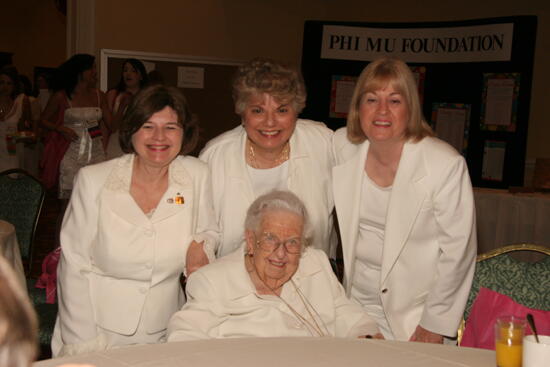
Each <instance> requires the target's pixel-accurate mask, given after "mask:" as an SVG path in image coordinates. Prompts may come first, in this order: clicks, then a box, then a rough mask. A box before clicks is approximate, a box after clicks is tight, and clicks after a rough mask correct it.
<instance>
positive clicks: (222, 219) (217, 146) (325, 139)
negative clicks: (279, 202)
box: [199, 119, 336, 257]
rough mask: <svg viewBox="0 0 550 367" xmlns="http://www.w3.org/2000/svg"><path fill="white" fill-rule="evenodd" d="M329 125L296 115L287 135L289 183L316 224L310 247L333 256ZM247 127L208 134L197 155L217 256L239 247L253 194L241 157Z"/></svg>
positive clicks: (243, 150)
mask: <svg viewBox="0 0 550 367" xmlns="http://www.w3.org/2000/svg"><path fill="white" fill-rule="evenodd" d="M332 135H333V131H332V130H330V129H328V128H327V127H326V126H325V125H324V124H322V123H320V122H316V121H310V120H302V119H298V121H297V122H296V129H295V130H294V133H293V134H292V137H291V138H290V158H289V169H288V175H289V177H288V188H289V190H290V191H292V192H293V193H295V194H296V195H297V196H298V197H299V198H300V199H302V201H303V202H304V204H305V206H306V208H307V210H308V213H309V216H310V219H311V223H312V225H313V229H314V233H313V234H314V236H313V243H312V245H313V247H315V248H319V249H322V250H323V251H325V253H326V254H327V255H329V256H331V257H334V254H335V251H336V236H335V232H334V226H333V219H332V212H333V209H334V201H333V199H332V182H331V178H330V175H331V170H332V166H333V162H334V160H333V157H332V148H331V142H332ZM246 139H247V135H246V131H245V130H244V128H243V127H242V126H240V125H239V126H237V127H236V128H234V129H232V130H229V131H227V132H225V133H223V134H221V135H219V136H218V137H216V138H214V139H212V140H210V141H209V142H208V144H207V145H206V147H205V148H204V149H203V150H202V152H201V154H200V156H199V158H200V159H202V160H204V161H205V162H207V163H208V167H209V168H210V174H211V176H212V185H213V186H212V192H213V195H214V211H215V215H216V220H217V221H218V225H219V228H220V232H221V243H220V248H219V250H218V256H224V255H227V254H229V253H231V252H233V251H235V250H236V249H237V248H240V247H241V245H242V243H243V241H244V219H245V217H246V211H247V210H248V207H249V206H250V204H252V202H253V201H254V200H255V199H256V195H255V194H254V191H253V188H252V182H251V180H250V176H249V174H248V171H247V167H246V161H245V148H246Z"/></svg>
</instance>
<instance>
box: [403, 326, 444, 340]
mask: <svg viewBox="0 0 550 367" xmlns="http://www.w3.org/2000/svg"><path fill="white" fill-rule="evenodd" d="M409 341H411V342H421V343H434V344H443V335H440V334H436V333H432V332H431V331H429V330H426V329H424V328H423V327H422V326H420V325H418V326H417V327H416V330H415V331H414V333H413V335H412V336H411V338H410V339H409Z"/></svg>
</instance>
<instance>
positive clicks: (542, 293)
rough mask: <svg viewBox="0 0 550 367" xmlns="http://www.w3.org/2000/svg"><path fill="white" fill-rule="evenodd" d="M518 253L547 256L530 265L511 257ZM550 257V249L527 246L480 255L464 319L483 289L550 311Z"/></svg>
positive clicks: (532, 245) (517, 246)
mask: <svg viewBox="0 0 550 367" xmlns="http://www.w3.org/2000/svg"><path fill="white" fill-rule="evenodd" d="M515 251H535V252H537V253H541V254H545V255H546V256H544V258H543V259H542V260H540V261H538V262H535V263H528V262H523V261H519V260H516V259H514V258H512V257H511V256H508V254H509V253H511V252H515ZM549 255H550V248H548V247H545V246H541V245H534V244H526V243H524V244H517V245H509V246H504V247H500V248H498V249H495V250H492V251H490V252H487V253H485V254H480V255H478V256H477V260H476V270H475V273H474V279H473V281H472V288H471V290H470V294H469V296H468V302H467V303H466V309H465V311H464V319H467V318H468V316H469V314H470V310H471V308H472V305H473V303H474V300H475V299H476V297H477V293H478V292H479V288H480V287H485V288H489V289H491V290H493V291H495V292H498V293H501V294H504V295H506V296H508V297H510V298H512V299H513V300H514V301H516V302H517V303H519V304H522V305H524V306H526V307H529V308H535V309H539V310H550V256H549Z"/></svg>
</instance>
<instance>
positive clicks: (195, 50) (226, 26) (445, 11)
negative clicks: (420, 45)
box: [0, 0, 550, 158]
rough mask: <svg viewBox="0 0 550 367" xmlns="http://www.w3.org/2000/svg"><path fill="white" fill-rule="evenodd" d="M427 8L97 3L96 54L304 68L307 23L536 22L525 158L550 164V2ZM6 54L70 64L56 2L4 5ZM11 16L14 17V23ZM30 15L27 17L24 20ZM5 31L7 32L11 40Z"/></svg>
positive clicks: (266, 1) (248, 1)
mask: <svg viewBox="0 0 550 367" xmlns="http://www.w3.org/2000/svg"><path fill="white" fill-rule="evenodd" d="M450 3H451V2H447V1H441V0H424V1H423V2H422V6H418V5H416V4H417V3H415V2H411V1H410V0H393V1H391V2H386V1H370V2H365V1H364V0H202V1H196V0H155V1H149V0H116V1H111V0H95V4H96V5H95V49H96V50H97V55H99V50H100V49H101V48H109V49H122V50H134V51H148V52H158V53H173V54H180V55H195V56H206V57H216V58H227V59H237V60H247V59H250V58H252V57H254V56H267V57H272V58H277V59H280V60H283V61H287V62H290V63H294V64H299V63H300V59H301V52H302V32H303V24H304V21H305V20H341V21H365V22H413V21H445V20H464V19H474V18H489V17H498V16H513V15H537V16H538V22H539V23H538V34H537V48H536V54H535V65H534V80H533V90H532V100H531V113H530V121H529V133H528V141H527V157H528V158H535V157H548V158H550V144H548V143H547V140H548V139H549V138H550V123H548V121H547V119H548V118H547V111H546V109H545V104H546V103H547V99H548V97H547V96H548V95H550V69H549V68H548V65H550V51H548V50H550V1H536V0H525V1H517V0H485V1H479V0H462V1H460V2H453V4H454V5H449V4H450ZM0 9H1V10H2V14H3V15H4V16H3V20H2V22H1V25H0V51H9V52H15V57H14V62H15V63H16V65H17V66H18V68H19V69H20V70H21V71H23V72H25V73H29V72H31V71H32V66H34V65H37V66H56V65H58V64H59V63H60V62H61V61H62V60H63V59H64V57H65V51H64V50H65V33H64V24H65V23H64V22H65V20H64V19H62V17H61V16H60V14H59V13H57V12H56V10H55V8H54V6H53V0H50V1H47V0H18V1H2V5H1V6H0ZM6 14H14V16H13V17H12V16H11V15H6ZM24 14H26V15H24ZM5 30H9V31H8V32H6V31H5Z"/></svg>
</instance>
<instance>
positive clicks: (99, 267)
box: [52, 155, 219, 356]
mask: <svg viewBox="0 0 550 367" xmlns="http://www.w3.org/2000/svg"><path fill="white" fill-rule="evenodd" d="M133 160H134V155H125V156H122V157H120V158H116V159H113V160H110V161H107V162H104V163H100V164H96V165H92V166H87V167H84V168H82V169H80V171H79V172H78V176H77V178H76V180H75V186H74V190H73V193H72V197H71V201H70V203H69V207H68V208H67V212H66V214H65V217H64V220H63V226H62V229H61V248H62V257H61V259H60V262H59V267H58V278H57V280H58V288H57V290H58V298H59V314H58V318H57V322H56V325H55V331H54V337H53V341H52V350H53V355H54V356H58V355H63V354H65V355H70V354H77V353H83V352H89V351H94V350H101V349H105V348H109V347H111V346H112V345H109V340H108V337H107V338H106V335H109V334H110V335H115V334H116V335H118V336H117V340H121V339H124V344H134V343H144V342H147V341H146V340H142V339H140V337H139V336H135V335H133V334H134V333H136V330H138V329H139V330H143V331H144V333H145V334H154V333H161V334H162V331H163V330H165V329H166V327H167V325H168V320H169V318H170V316H171V315H172V314H173V313H174V312H176V311H177V310H179V309H180V308H181V306H182V305H183V303H184V301H185V298H184V295H183V293H182V291H181V287H180V282H179V278H180V275H181V274H182V272H183V271H184V267H185V257H186V253H187V248H188V246H189V243H190V242H191V241H192V240H193V239H195V240H197V241H202V240H205V241H206V242H207V246H210V247H214V248H215V246H216V245H217V241H218V237H219V235H218V233H217V230H216V228H217V227H216V223H215V222H214V220H213V218H214V217H213V215H212V207H211V193H210V187H211V185H210V183H209V182H208V180H209V175H208V169H207V167H206V165H205V164H204V163H203V162H201V161H199V160H198V159H196V158H192V157H177V158H176V159H175V160H174V161H173V162H172V163H171V164H170V167H169V186H168V189H167V190H166V193H165V194H164V196H163V197H162V199H161V200H160V202H159V204H158V206H157V208H156V210H155V212H154V213H153V215H152V216H151V217H150V218H149V217H148V216H146V215H145V214H144V213H143V212H142V210H141V209H140V208H139V207H138V205H137V204H136V202H135V201H134V199H133V198H132V197H131V195H130V183H131V179H132V169H133ZM177 197H181V198H183V203H182V204H178V203H177V202H176V198H177ZM138 334H139V333H138ZM124 337H126V338H124Z"/></svg>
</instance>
